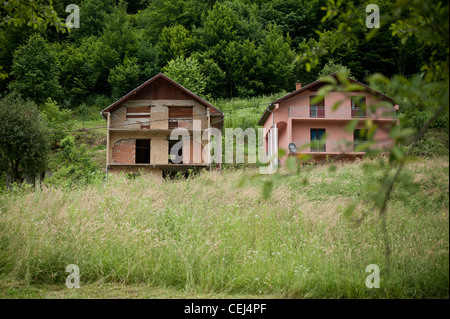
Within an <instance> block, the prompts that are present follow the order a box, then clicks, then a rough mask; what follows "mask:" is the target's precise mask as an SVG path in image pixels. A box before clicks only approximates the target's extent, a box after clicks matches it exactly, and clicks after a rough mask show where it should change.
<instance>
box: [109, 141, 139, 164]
mask: <svg viewBox="0 0 450 319" xmlns="http://www.w3.org/2000/svg"><path fill="white" fill-rule="evenodd" d="M135 158H136V140H135V139H127V140H120V141H118V142H116V143H114V146H113V149H112V160H113V163H117V164H134V162H135Z"/></svg>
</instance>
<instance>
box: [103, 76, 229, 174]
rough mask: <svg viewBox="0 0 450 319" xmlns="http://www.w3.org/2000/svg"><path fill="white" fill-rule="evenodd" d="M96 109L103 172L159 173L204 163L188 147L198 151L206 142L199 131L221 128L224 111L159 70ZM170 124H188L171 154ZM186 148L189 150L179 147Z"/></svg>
mask: <svg viewBox="0 0 450 319" xmlns="http://www.w3.org/2000/svg"><path fill="white" fill-rule="evenodd" d="M101 114H102V115H103V117H104V118H105V119H106V121H107V125H108V132H107V156H106V167H107V170H108V172H127V173H135V174H139V173H150V174H152V175H155V176H158V177H163V176H166V175H171V174H173V173H176V172H179V171H181V172H183V171H184V172H185V171H187V170H189V169H194V170H198V169H200V168H208V167H209V164H207V159H206V160H205V158H203V157H202V156H198V154H199V153H198V152H197V153H194V152H193V150H194V149H197V150H199V151H200V152H203V149H204V148H205V147H206V146H207V145H208V143H209V140H208V139H204V138H201V136H202V135H204V134H203V133H204V131H205V130H206V129H208V128H209V127H215V128H217V129H219V130H222V125H223V113H222V112H221V111H220V110H219V109H217V108H215V107H214V106H212V105H211V104H209V103H208V102H206V101H205V100H203V99H202V98H200V97H199V96H197V95H195V94H194V93H192V92H191V91H189V90H188V89H186V88H184V87H183V86H181V85H180V84H178V83H177V82H175V81H173V80H172V79H170V78H169V77H167V76H165V75H164V74H162V73H159V74H158V75H156V76H154V77H153V78H151V79H150V80H148V81H146V82H145V83H143V84H141V85H140V86H138V87H137V88H135V89H134V90H132V91H131V92H129V93H128V94H126V95H125V96H123V97H122V98H120V99H119V100H117V101H116V102H114V103H113V104H111V105H110V106H108V107H107V108H106V109H104V110H103V111H102V112H101ZM194 120H195V125H194ZM175 128H185V129H187V131H188V132H189V134H190V142H186V140H184V141H183V142H182V148H181V149H178V151H177V152H176V153H173V151H172V154H170V153H171V149H172V146H173V145H174V144H175V143H177V142H178V141H177V140H170V138H169V137H170V134H171V132H172V130H173V129H175ZM199 136H200V138H199ZM180 139H181V138H180ZM187 143H190V145H189V144H187ZM187 147H190V149H189V150H190V151H187V150H186V151H185V152H183V149H186V148H187ZM200 154H201V153H200Z"/></svg>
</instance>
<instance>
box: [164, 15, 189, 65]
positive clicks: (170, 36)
mask: <svg viewBox="0 0 450 319" xmlns="http://www.w3.org/2000/svg"><path fill="white" fill-rule="evenodd" d="M193 42H194V41H193V38H192V36H191V34H190V32H189V31H188V30H186V28H185V27H184V26H182V25H179V24H177V25H174V26H172V27H169V28H168V27H164V28H163V29H162V31H161V34H160V36H159V40H158V46H159V48H160V51H161V58H162V61H163V62H168V61H170V60H174V59H176V58H179V57H182V56H188V54H189V53H190V52H191V51H192V46H193Z"/></svg>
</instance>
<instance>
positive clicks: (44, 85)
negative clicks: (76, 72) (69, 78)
mask: <svg viewBox="0 0 450 319" xmlns="http://www.w3.org/2000/svg"><path fill="white" fill-rule="evenodd" d="M11 74H12V75H13V81H12V82H11V83H10V84H9V88H10V89H11V90H16V91H17V92H19V93H20V94H21V95H22V96H23V97H24V98H30V99H32V100H33V101H34V102H36V103H37V104H41V103H44V102H45V101H46V100H47V98H48V97H51V98H52V99H56V100H58V99H59V98H60V96H61V86H60V84H59V66H58V63H57V59H56V56H55V53H54V52H53V51H52V50H51V48H50V45H49V44H48V43H47V42H46V41H45V39H44V38H43V37H42V36H40V35H39V34H35V35H32V36H31V37H30V38H29V39H28V41H27V43H26V44H25V45H23V46H21V47H19V48H18V49H17V50H16V51H15V52H14V58H13V66H12V72H11Z"/></svg>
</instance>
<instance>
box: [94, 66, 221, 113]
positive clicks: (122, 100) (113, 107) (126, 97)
mask: <svg viewBox="0 0 450 319" xmlns="http://www.w3.org/2000/svg"><path fill="white" fill-rule="evenodd" d="M159 78H163V79H165V80H167V81H168V82H170V83H171V84H173V85H174V86H176V87H177V88H179V89H180V90H182V91H183V92H184V93H185V94H187V95H189V96H190V97H192V99H193V100H195V101H197V102H198V103H200V104H201V105H204V106H205V107H207V108H209V109H210V111H211V112H213V113H219V114H221V115H223V112H222V111H221V110H219V109H218V108H216V107H214V106H213V105H211V104H210V103H208V102H206V101H205V100H204V99H202V98H201V97H199V96H198V95H196V94H194V93H192V92H191V91H189V90H188V89H186V88H185V87H184V86H182V85H181V84H179V83H177V82H175V81H174V80H172V79H171V78H169V77H168V76H166V75H164V74H163V73H158V74H157V75H155V76H154V77H152V78H151V79H149V80H147V81H146V82H144V83H142V84H141V85H139V86H138V87H137V88H135V89H134V90H132V91H131V92H129V93H127V94H126V95H124V96H123V97H121V98H120V99H118V100H117V101H115V102H114V103H113V104H111V105H110V106H108V107H107V108H106V109H104V110H103V111H102V112H101V114H102V115H103V117H106V116H105V113H107V112H113V111H115V110H116V109H118V108H119V107H120V106H122V104H123V103H125V102H126V101H128V100H129V99H130V98H131V97H133V96H134V95H135V94H137V93H138V92H139V91H140V90H142V89H143V88H145V87H147V86H148V85H150V84H151V83H153V82H155V81H156V80H157V79H159Z"/></svg>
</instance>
